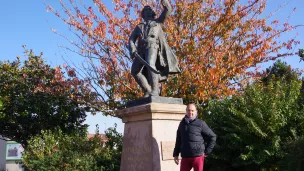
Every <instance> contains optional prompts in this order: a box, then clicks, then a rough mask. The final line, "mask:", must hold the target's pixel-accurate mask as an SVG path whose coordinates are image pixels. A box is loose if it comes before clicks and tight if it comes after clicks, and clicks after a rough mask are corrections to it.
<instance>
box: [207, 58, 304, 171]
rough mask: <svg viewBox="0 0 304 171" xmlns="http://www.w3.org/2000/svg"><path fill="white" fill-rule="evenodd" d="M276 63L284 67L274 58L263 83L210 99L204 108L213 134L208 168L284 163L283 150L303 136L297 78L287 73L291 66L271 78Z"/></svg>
mask: <svg viewBox="0 0 304 171" xmlns="http://www.w3.org/2000/svg"><path fill="white" fill-rule="evenodd" d="M278 66H281V67H282V68H286V66H284V65H283V63H281V62H277V63H276V64H275V65H274V66H273V67H272V71H273V72H270V73H271V74H270V75H269V78H272V79H268V80H267V84H265V83H264V82H259V81H257V82H255V83H253V84H252V85H249V86H248V87H246V88H245V90H244V92H243V94H240V95H235V96H233V97H231V98H227V99H225V100H222V101H213V102H211V103H210V104H209V106H208V108H207V109H206V110H205V112H204V118H205V119H206V120H207V123H208V124H210V126H211V127H212V128H213V129H214V131H215V133H216V134H217V135H218V139H217V147H216V148H215V151H214V156H211V159H209V164H210V165H211V166H212V168H217V167H218V168H220V169H222V170H261V169H262V168H264V169H277V168H279V167H281V166H280V164H281V163H285V166H286V164H287V163H288V161H289V159H288V161H287V160H286V156H288V155H294V154H293V153H290V151H289V150H287V149H290V148H291V145H290V144H292V143H294V141H295V140H297V139H299V138H301V137H302V136H303V135H304V110H303V107H302V105H301V104H300V103H298V101H299V100H300V99H301V98H300V97H301V91H300V89H301V85H302V81H301V80H299V79H298V77H297V78H296V79H289V78H291V77H286V75H285V74H286V73H293V74H294V73H295V71H292V70H290V71H289V72H286V73H285V74H284V75H280V78H278V77H276V73H280V72H274V71H275V70H276V71H278V70H277V69H278ZM279 68H280V67H279ZM287 68H288V67H287ZM285 71H287V70H285ZM293 74H291V75H293ZM287 76H288V74H287ZM293 152H294V151H293Z"/></svg>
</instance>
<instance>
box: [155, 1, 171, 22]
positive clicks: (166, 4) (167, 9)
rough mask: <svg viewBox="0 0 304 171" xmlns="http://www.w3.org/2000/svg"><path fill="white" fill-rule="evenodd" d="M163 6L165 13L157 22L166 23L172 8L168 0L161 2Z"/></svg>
mask: <svg viewBox="0 0 304 171" xmlns="http://www.w3.org/2000/svg"><path fill="white" fill-rule="evenodd" d="M161 4H162V5H163V8H164V9H163V12H162V13H161V14H160V16H159V17H158V19H157V22H159V23H164V22H165V20H166V19H167V18H168V16H169V15H170V14H171V12H172V7H171V5H170V2H169V1H168V0H161Z"/></svg>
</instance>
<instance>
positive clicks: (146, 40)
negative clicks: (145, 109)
mask: <svg viewBox="0 0 304 171" xmlns="http://www.w3.org/2000/svg"><path fill="white" fill-rule="evenodd" d="M161 3H162V6H163V8H164V9H163V11H162V13H161V15H160V16H159V17H158V18H155V16H156V14H155V12H154V11H153V10H152V8H151V7H150V6H145V7H144V8H143V10H142V12H141V16H142V18H143V19H144V22H142V23H140V24H138V25H137V26H136V27H135V29H134V30H133V32H132V34H131V36H130V39H129V51H130V55H131V57H132V59H134V58H135V59H134V61H133V64H132V68H131V74H132V76H133V77H134V78H135V80H136V82H137V83H138V84H139V86H140V87H141V88H142V90H143V91H144V97H149V96H159V93H160V91H159V82H162V81H166V79H167V77H168V75H169V74H177V73H180V69H179V67H178V60H177V58H176V56H175V55H174V53H173V52H172V51H171V49H170V47H169V45H168V43H167V41H166V39H165V35H164V32H163V30H162V28H161V24H163V23H164V22H165V20H166V18H167V17H168V16H169V14H170V13H171V11H172V7H171V5H170V3H169V2H168V0H161ZM137 39H138V42H137V47H136V45H135V43H136V40H137Z"/></svg>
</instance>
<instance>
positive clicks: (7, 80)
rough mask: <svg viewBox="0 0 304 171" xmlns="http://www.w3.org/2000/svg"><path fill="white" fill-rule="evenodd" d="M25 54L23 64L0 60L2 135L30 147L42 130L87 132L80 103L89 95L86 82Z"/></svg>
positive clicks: (17, 61) (0, 124)
mask: <svg viewBox="0 0 304 171" xmlns="http://www.w3.org/2000/svg"><path fill="white" fill-rule="evenodd" d="M26 54H27V55H28V59H27V60H25V61H24V62H21V61H20V59H19V58H17V60H15V61H13V62H10V61H5V62H2V61H0V73H1V74H0V135H2V136H3V137H6V138H8V139H10V140H14V141H17V142H19V143H21V144H22V145H23V146H24V147H27V145H28V140H29V139H30V138H31V137H33V136H36V135H40V134H41V131H42V130H52V129H54V128H56V127H59V128H60V129H61V130H62V131H63V132H64V133H71V132H73V131H75V130H85V128H86V127H87V126H86V125H85V124H84V123H83V122H84V121H85V117H86V113H85V109H86V108H85V107H84V105H80V102H79V100H77V99H80V98H81V97H82V96H83V94H85V93H88V92H89V90H88V89H86V88H85V87H86V86H85V82H84V81H81V80H79V79H77V78H75V77H74V76H75V74H73V73H68V74H69V76H65V75H64V72H63V71H61V68H60V67H56V68H52V67H50V66H49V65H47V64H46V63H45V61H44V60H43V58H42V57H41V55H40V56H35V55H34V54H33V52H32V51H28V52H27V53H26Z"/></svg>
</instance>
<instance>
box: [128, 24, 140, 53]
mask: <svg viewBox="0 0 304 171" xmlns="http://www.w3.org/2000/svg"><path fill="white" fill-rule="evenodd" d="M138 32H139V28H138V26H136V27H135V29H134V30H133V31H132V33H131V36H130V37H129V52H130V57H131V58H133V54H134V53H135V52H137V49H136V45H135V42H136V39H137V37H138V34H139V33H138Z"/></svg>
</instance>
